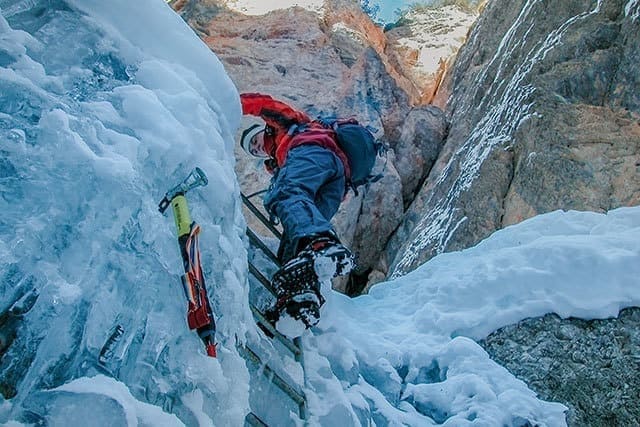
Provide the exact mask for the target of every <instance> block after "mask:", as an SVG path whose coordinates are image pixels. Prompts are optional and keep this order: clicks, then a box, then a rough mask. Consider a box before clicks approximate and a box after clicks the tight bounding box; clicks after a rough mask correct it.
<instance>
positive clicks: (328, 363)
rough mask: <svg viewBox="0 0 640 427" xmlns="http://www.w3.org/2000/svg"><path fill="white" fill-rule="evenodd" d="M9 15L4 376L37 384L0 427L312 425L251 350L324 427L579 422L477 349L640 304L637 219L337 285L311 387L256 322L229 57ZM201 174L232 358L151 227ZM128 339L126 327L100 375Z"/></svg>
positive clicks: (150, 4) (560, 226) (577, 224)
mask: <svg viewBox="0 0 640 427" xmlns="http://www.w3.org/2000/svg"><path fill="white" fill-rule="evenodd" d="M5 4H7V2H6V1H4V0H0V8H2V13H3V17H2V18H0V152H1V153H2V157H1V158H0V210H1V211H2V212H3V217H2V220H1V221H0V276H1V277H2V279H1V280H0V283H2V285H0V286H1V288H0V289H2V291H1V292H0V309H1V311H2V312H3V313H4V312H6V311H7V310H9V309H10V310H12V312H13V313H22V315H21V317H20V319H21V320H20V321H21V322H23V323H21V324H20V325H22V326H20V328H19V329H18V332H19V334H18V337H17V338H16V340H17V341H16V342H20V343H21V344H22V345H24V347H21V348H19V349H17V350H15V351H16V352H18V353H11V354H9V353H7V355H3V359H1V360H0V370H2V374H3V378H9V377H8V376H5V373H6V372H8V371H7V370H11V369H12V368H11V366H9V365H8V364H7V360H8V359H7V358H8V357H13V358H14V359H12V360H26V361H28V366H29V368H28V371H27V372H26V374H24V373H20V375H23V374H24V378H23V379H22V380H21V381H20V382H19V383H18V384H16V395H15V396H13V397H12V398H10V399H7V400H4V399H2V400H0V423H2V424H3V425H16V426H18V425H32V424H34V423H35V422H36V421H38V422H41V423H43V424H48V425H57V424H66V425H74V424H78V423H82V422H81V421H82V420H89V419H90V420H91V421H92V422H93V423H94V424H95V425H139V424H141V425H189V426H191V425H201V426H209V425H241V424H242V423H243V418H244V416H245V415H246V413H247V412H249V410H250V407H251V408H254V409H255V408H257V407H262V408H272V409H273V410H274V411H276V410H277V409H278V408H284V409H282V411H281V413H280V415H278V416H280V417H281V418H279V419H280V421H281V423H282V424H285V425H295V424H296V423H298V424H299V423H300V422H301V421H300V420H299V419H298V416H297V414H295V413H294V412H292V409H291V404H290V402H287V401H285V400H286V396H284V395H282V394H281V395H276V394H268V393H261V392H260V388H259V387H261V385H263V383H260V382H259V380H260V378H262V376H261V375H262V371H263V370H264V367H258V368H257V369H252V368H250V367H249V365H248V364H247V363H245V360H244V359H243V357H241V356H240V354H239V353H238V347H237V344H238V343H240V344H242V343H249V344H255V345H256V346H257V347H259V351H260V353H261V354H271V358H270V359H269V363H270V364H271V365H270V366H271V367H272V368H273V369H274V370H278V371H281V372H290V374H288V375H289V376H290V377H291V378H292V380H293V381H296V382H297V383H298V385H299V386H300V387H301V388H302V389H303V390H304V392H305V394H306V397H307V403H308V412H309V424H310V425H373V424H375V425H402V424H404V425H435V424H437V423H443V424H445V425H470V424H472V423H473V424H475V425H523V424H525V421H524V420H529V421H530V422H531V424H534V425H540V426H558V425H565V421H564V410H565V409H566V408H565V407H564V406H563V405H561V404H558V403H553V402H544V401H542V400H540V399H538V398H537V397H536V395H535V393H534V392H533V391H532V390H530V389H529V388H528V387H527V385H526V384H524V383H523V382H522V381H520V380H518V379H516V378H515V377H514V376H513V375H511V374H510V373H509V372H508V371H507V370H506V369H504V368H503V367H501V366H499V365H498V364H496V363H495V362H493V361H492V360H491V359H490V358H489V356H488V355H487V353H486V352H484V350H482V348H481V347H480V346H479V345H478V344H476V342H475V341H474V340H477V339H480V338H483V337H485V336H486V335H487V334H489V333H490V332H492V331H494V330H495V329H497V328H499V327H501V326H504V325H508V324H511V323H513V322H517V321H518V320H521V319H524V318H526V317H533V316H539V315H542V314H545V313H549V312H555V313H558V314H559V315H560V316H563V317H568V316H578V317H582V318H585V319H591V318H606V317H611V316H616V315H617V314H618V311H619V310H620V309H621V308H624V307H628V306H638V305H640V287H639V286H637V280H638V279H637V277H639V275H640V262H638V261H639V260H640V207H629V208H621V209H617V210H614V211H610V212H608V213H606V214H604V213H594V212H575V211H569V212H563V211H557V212H552V213H549V214H545V215H541V216H538V217H535V218H532V219H530V220H527V221H525V222H523V223H521V224H518V225H514V226H512V227H509V228H506V229H504V230H501V231H499V232H497V233H495V234H494V235H492V236H491V237H489V238H488V239H486V240H485V241H483V242H481V243H480V244H478V245H477V246H475V247H473V248H469V249H467V250H464V251H461V252H455V253H447V254H442V255H440V256H438V257H436V258H434V259H432V260H431V261H429V262H428V263H426V264H424V265H422V266H421V267H419V268H418V269H416V270H415V271H413V272H411V273H409V274H407V275H405V276H403V277H400V278H398V279H395V280H391V281H389V282H386V283H381V284H378V285H376V286H375V287H374V288H373V289H372V290H371V292H370V293H369V294H368V295H364V296H361V297H358V298H355V299H349V298H347V297H345V296H343V295H341V294H337V293H335V292H331V291H329V290H327V286H326V284H325V286H324V291H325V293H326V297H327V303H326V304H325V305H324V306H323V310H322V318H321V321H320V323H319V325H318V327H316V328H314V329H313V330H311V331H307V332H305V334H304V335H303V337H302V345H303V347H304V366H305V371H304V373H301V372H300V371H299V365H298V364H297V363H296V362H294V361H293V359H292V358H291V357H287V356H285V355H284V354H280V353H278V352H274V350H273V349H274V348H275V347H272V344H271V342H270V341H269V340H267V339H265V338H264V337H263V336H262V335H261V333H260V332H258V331H257V329H256V327H255V325H254V323H253V320H252V317H251V314H250V312H249V307H248V299H249V297H248V296H249V286H248V282H247V281H248V272H247V250H246V247H247V242H246V240H245V237H244V227H245V221H244V219H243V217H242V214H241V210H240V205H241V203H240V198H239V188H238V184H237V182H236V177H235V173H234V171H233V166H234V163H235V159H234V157H233V146H234V144H235V142H234V140H233V135H234V132H235V130H236V127H237V126H238V124H239V123H240V109H239V100H238V94H237V91H236V89H235V87H234V86H233V84H232V83H231V80H230V79H229V77H228V76H227V75H226V74H225V72H224V69H223V67H222V65H221V64H220V62H219V61H218V59H217V58H216V57H215V56H214V54H213V53H211V52H210V51H209V50H208V49H206V48H205V47H204V45H203V44H202V43H201V42H200V41H199V40H198V39H197V37H195V36H194V35H193V33H192V31H191V30H189V29H188V27H187V26H186V25H185V24H184V23H183V22H182V21H181V20H180V19H178V18H176V16H175V15H174V14H173V12H171V11H170V9H169V8H168V7H167V6H166V5H165V4H164V2H163V1H161V0H139V1H138V2H135V4H133V3H130V2H127V1H125V0H119V1H115V0H114V1H112V2H109V5H108V6H107V5H106V3H104V2H99V1H97V0H92V1H89V0H83V1H82V2H80V1H77V0H73V1H71V2H69V3H65V2H62V1H54V2H44V0H43V1H42V2H41V3H38V2H35V1H31V0H25V1H22V2H20V3H19V4H17V5H15V7H12V8H5ZM42 4H47V6H48V7H49V9H48V10H47V11H46V13H41V12H42V10H41V9H39V8H38V7H37V6H38V5H42ZM5 10H9V12H10V13H9V12H5ZM140 28H144V31H140V30H139V29H140ZM195 166H199V167H200V168H202V169H203V170H204V171H205V173H206V174H207V175H208V178H209V185H208V186H207V187H204V188H199V189H197V190H193V192H192V193H189V194H188V200H189V204H190V207H191V211H192V217H193V219H194V220H196V221H197V222H198V223H199V224H200V225H201V226H202V229H203V234H202V236H201V241H200V248H201V250H202V260H203V266H204V269H205V271H204V275H205V277H206V280H207V285H208V288H209V292H210V296H211V301H212V305H213V310H214V312H215V314H216V320H217V323H218V335H217V336H218V341H219V347H218V358H217V359H212V358H209V357H207V356H206V355H205V353H204V349H203V348H202V343H201V342H200V340H199V338H198V337H197V335H196V334H195V333H193V332H191V331H189V330H188V328H187V325H186V322H185V311H186V303H185V301H184V295H183V292H182V289H181V288H180V283H179V276H180V275H181V274H182V272H181V269H182V264H181V260H180V255H179V253H178V248H177V244H176V241H175V231H174V224H173V220H172V219H171V218H169V217H168V216H162V215H160V214H159V213H158V212H157V203H158V202H159V200H160V199H161V198H162V196H163V195H164V192H165V191H167V190H168V189H169V188H171V187H172V186H173V185H175V184H176V183H177V182H179V181H180V180H181V179H182V178H184V177H185V176H186V174H187V173H188V172H189V171H190V170H191V169H192V168H193V167H195ZM36 297H37V299H36V300H34V298H36ZM115 325H121V327H122V328H123V330H124V332H123V334H122V336H121V337H119V339H118V340H117V342H116V343H115V345H114V349H113V356H111V357H110V358H109V360H108V363H107V366H106V369H100V368H98V367H97V366H96V359H97V354H98V353H99V351H100V349H101V347H102V346H103V344H104V343H105V341H106V340H107V338H108V337H109V335H110V332H111V331H112V330H113V329H114V327H115ZM2 333H3V334H4V331H2ZM12 348H13V347H12ZM10 351H12V350H10ZM269 352H271V353H269ZM296 368H297V369H298V371H297V370H296ZM11 373H12V374H14V375H18V374H16V372H15V371H11ZM3 381H4V380H3ZM252 399H253V400H252ZM256 399H257V400H256ZM269 399H270V400H269Z"/></svg>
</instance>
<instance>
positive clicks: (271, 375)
mask: <svg viewBox="0 0 640 427" xmlns="http://www.w3.org/2000/svg"><path fill="white" fill-rule="evenodd" d="M241 197H242V202H243V204H244V205H245V206H246V207H247V209H248V210H249V211H250V212H251V213H252V214H253V215H255V217H256V218H257V219H258V220H259V221H260V222H262V223H263V224H264V226H265V227H266V228H267V229H268V230H269V231H270V232H271V233H272V234H273V236H274V237H276V238H277V239H278V240H281V239H282V233H281V232H280V231H279V230H278V229H277V228H276V227H275V226H274V225H273V224H272V223H271V221H269V219H268V218H267V217H266V216H265V215H264V214H263V213H262V212H261V211H260V210H259V209H258V208H257V207H256V206H255V205H254V204H253V203H252V202H251V200H250V198H249V197H247V196H245V195H244V194H241ZM247 236H248V237H249V242H250V246H251V249H252V250H253V251H258V250H259V251H260V252H262V254H264V256H265V257H266V259H268V261H269V262H271V263H272V264H273V265H274V266H275V267H276V268H279V267H280V262H279V261H278V257H277V256H276V255H275V254H274V253H273V251H272V250H271V249H270V248H269V247H268V246H267V245H266V244H265V243H264V242H263V241H262V240H261V239H260V237H259V236H258V235H257V234H256V233H255V232H254V231H253V230H251V229H250V228H247ZM249 273H250V275H251V276H252V279H253V283H254V284H255V285H257V286H259V287H261V288H262V289H263V290H266V291H267V292H268V293H269V294H270V295H271V296H273V297H275V290H274V289H273V287H272V286H271V282H270V280H269V279H268V278H267V277H266V275H265V274H263V272H261V271H260V270H259V269H258V268H257V267H256V265H254V263H252V262H251V261H249ZM250 300H251V298H250ZM250 309H251V312H252V314H253V317H254V319H255V321H256V324H257V325H258V326H259V327H260V329H261V330H262V331H263V332H264V339H265V340H266V339H270V340H271V341H272V343H273V344H274V345H273V347H272V348H273V349H276V351H278V348H280V349H282V350H288V352H289V353H290V356H292V357H293V359H294V360H295V361H296V362H298V363H299V364H300V367H301V369H302V375H303V376H304V365H303V359H302V345H301V341H300V338H295V339H293V340H291V339H289V338H287V337H286V336H284V335H282V334H281V333H280V332H278V331H277V330H276V329H275V328H274V327H273V326H272V325H271V323H269V321H268V320H267V319H266V318H265V315H264V313H263V312H262V311H261V310H260V309H259V308H258V307H257V306H256V305H255V304H254V303H253V302H251V301H250ZM253 345H257V346H258V347H260V343H246V344H242V345H239V346H238V349H239V351H240V354H241V355H242V356H243V357H244V359H245V360H246V361H247V363H251V364H252V365H253V366H254V367H257V369H256V372H261V373H262V377H263V380H266V381H267V382H268V383H269V384H270V386H273V387H276V389H277V390H279V392H280V393H282V394H283V395H284V396H286V397H288V398H289V399H290V401H291V403H292V404H293V406H294V407H297V413H298V416H299V418H300V419H301V420H302V421H303V422H305V421H306V420H307V419H308V411H307V399H306V396H305V394H304V391H303V390H302V389H301V388H300V386H299V385H298V384H296V383H295V381H294V380H293V379H291V378H287V375H283V374H282V373H278V372H276V370H275V369H274V368H273V367H272V366H270V365H269V363H268V362H264V361H263V357H261V356H260V354H259V351H256V350H255V349H252V348H251V347H252V346H253ZM285 352H286V351H285ZM279 355H280V356H281V355H282V354H279ZM267 357H268V356H267ZM254 381H257V379H255V378H254ZM255 386H256V388H258V389H261V388H262V386H261V385H260V384H256V385H255ZM250 388H252V387H250ZM259 391H260V390H259ZM269 395H271V393H269ZM261 396H262V397H264V396H265V393H261V394H260V395H259V396H257V397H261ZM251 400H252V399H251V396H250V404H251V403H252V402H251ZM280 401H282V400H280ZM254 403H255V405H253V406H259V405H258V402H254ZM253 406H252V412H250V413H249V414H248V415H247V416H246V417H245V426H256V427H258V426H268V425H269V424H268V420H267V421H265V420H264V418H265V416H264V415H262V416H260V415H258V414H256V412H259V411H256V410H255V409H258V408H254V407H253ZM271 409H273V408H271ZM285 411H286V408H285ZM278 424H280V422H278Z"/></svg>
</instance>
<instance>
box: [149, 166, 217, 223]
mask: <svg viewBox="0 0 640 427" xmlns="http://www.w3.org/2000/svg"><path fill="white" fill-rule="evenodd" d="M208 183H209V180H208V179H207V176H206V175H205V174H204V172H203V171H202V169H200V168H195V169H193V170H192V171H191V173H190V174H189V175H187V177H186V178H185V179H184V180H182V182H181V183H179V184H178V185H176V186H175V187H173V188H172V189H171V190H169V191H167V194H165V196H164V199H162V201H161V202H160V204H159V205H158V209H159V210H160V212H161V213H164V211H165V210H167V207H169V204H170V203H171V200H172V199H173V198H174V197H176V196H178V195H180V194H182V195H184V194H186V193H187V192H188V191H191V190H192V189H194V188H196V187H204V186H205V185H207V184H208Z"/></svg>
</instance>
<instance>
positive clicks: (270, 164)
mask: <svg viewBox="0 0 640 427" xmlns="http://www.w3.org/2000/svg"><path fill="white" fill-rule="evenodd" d="M264 168H265V169H266V170H267V172H269V173H270V174H271V175H274V174H275V173H276V171H277V170H278V162H277V161H276V159H273V158H268V159H266V160H265V161H264Z"/></svg>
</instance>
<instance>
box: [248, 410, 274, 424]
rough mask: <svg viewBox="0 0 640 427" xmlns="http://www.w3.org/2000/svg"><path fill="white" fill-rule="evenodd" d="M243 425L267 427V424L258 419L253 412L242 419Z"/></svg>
mask: <svg viewBox="0 0 640 427" xmlns="http://www.w3.org/2000/svg"><path fill="white" fill-rule="evenodd" d="M244 425H245V426H251V427H269V426H268V425H267V423H265V422H264V421H262V420H261V419H260V418H258V416H257V415H256V414H254V413H253V412H249V413H248V414H247V416H246V417H244Z"/></svg>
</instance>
